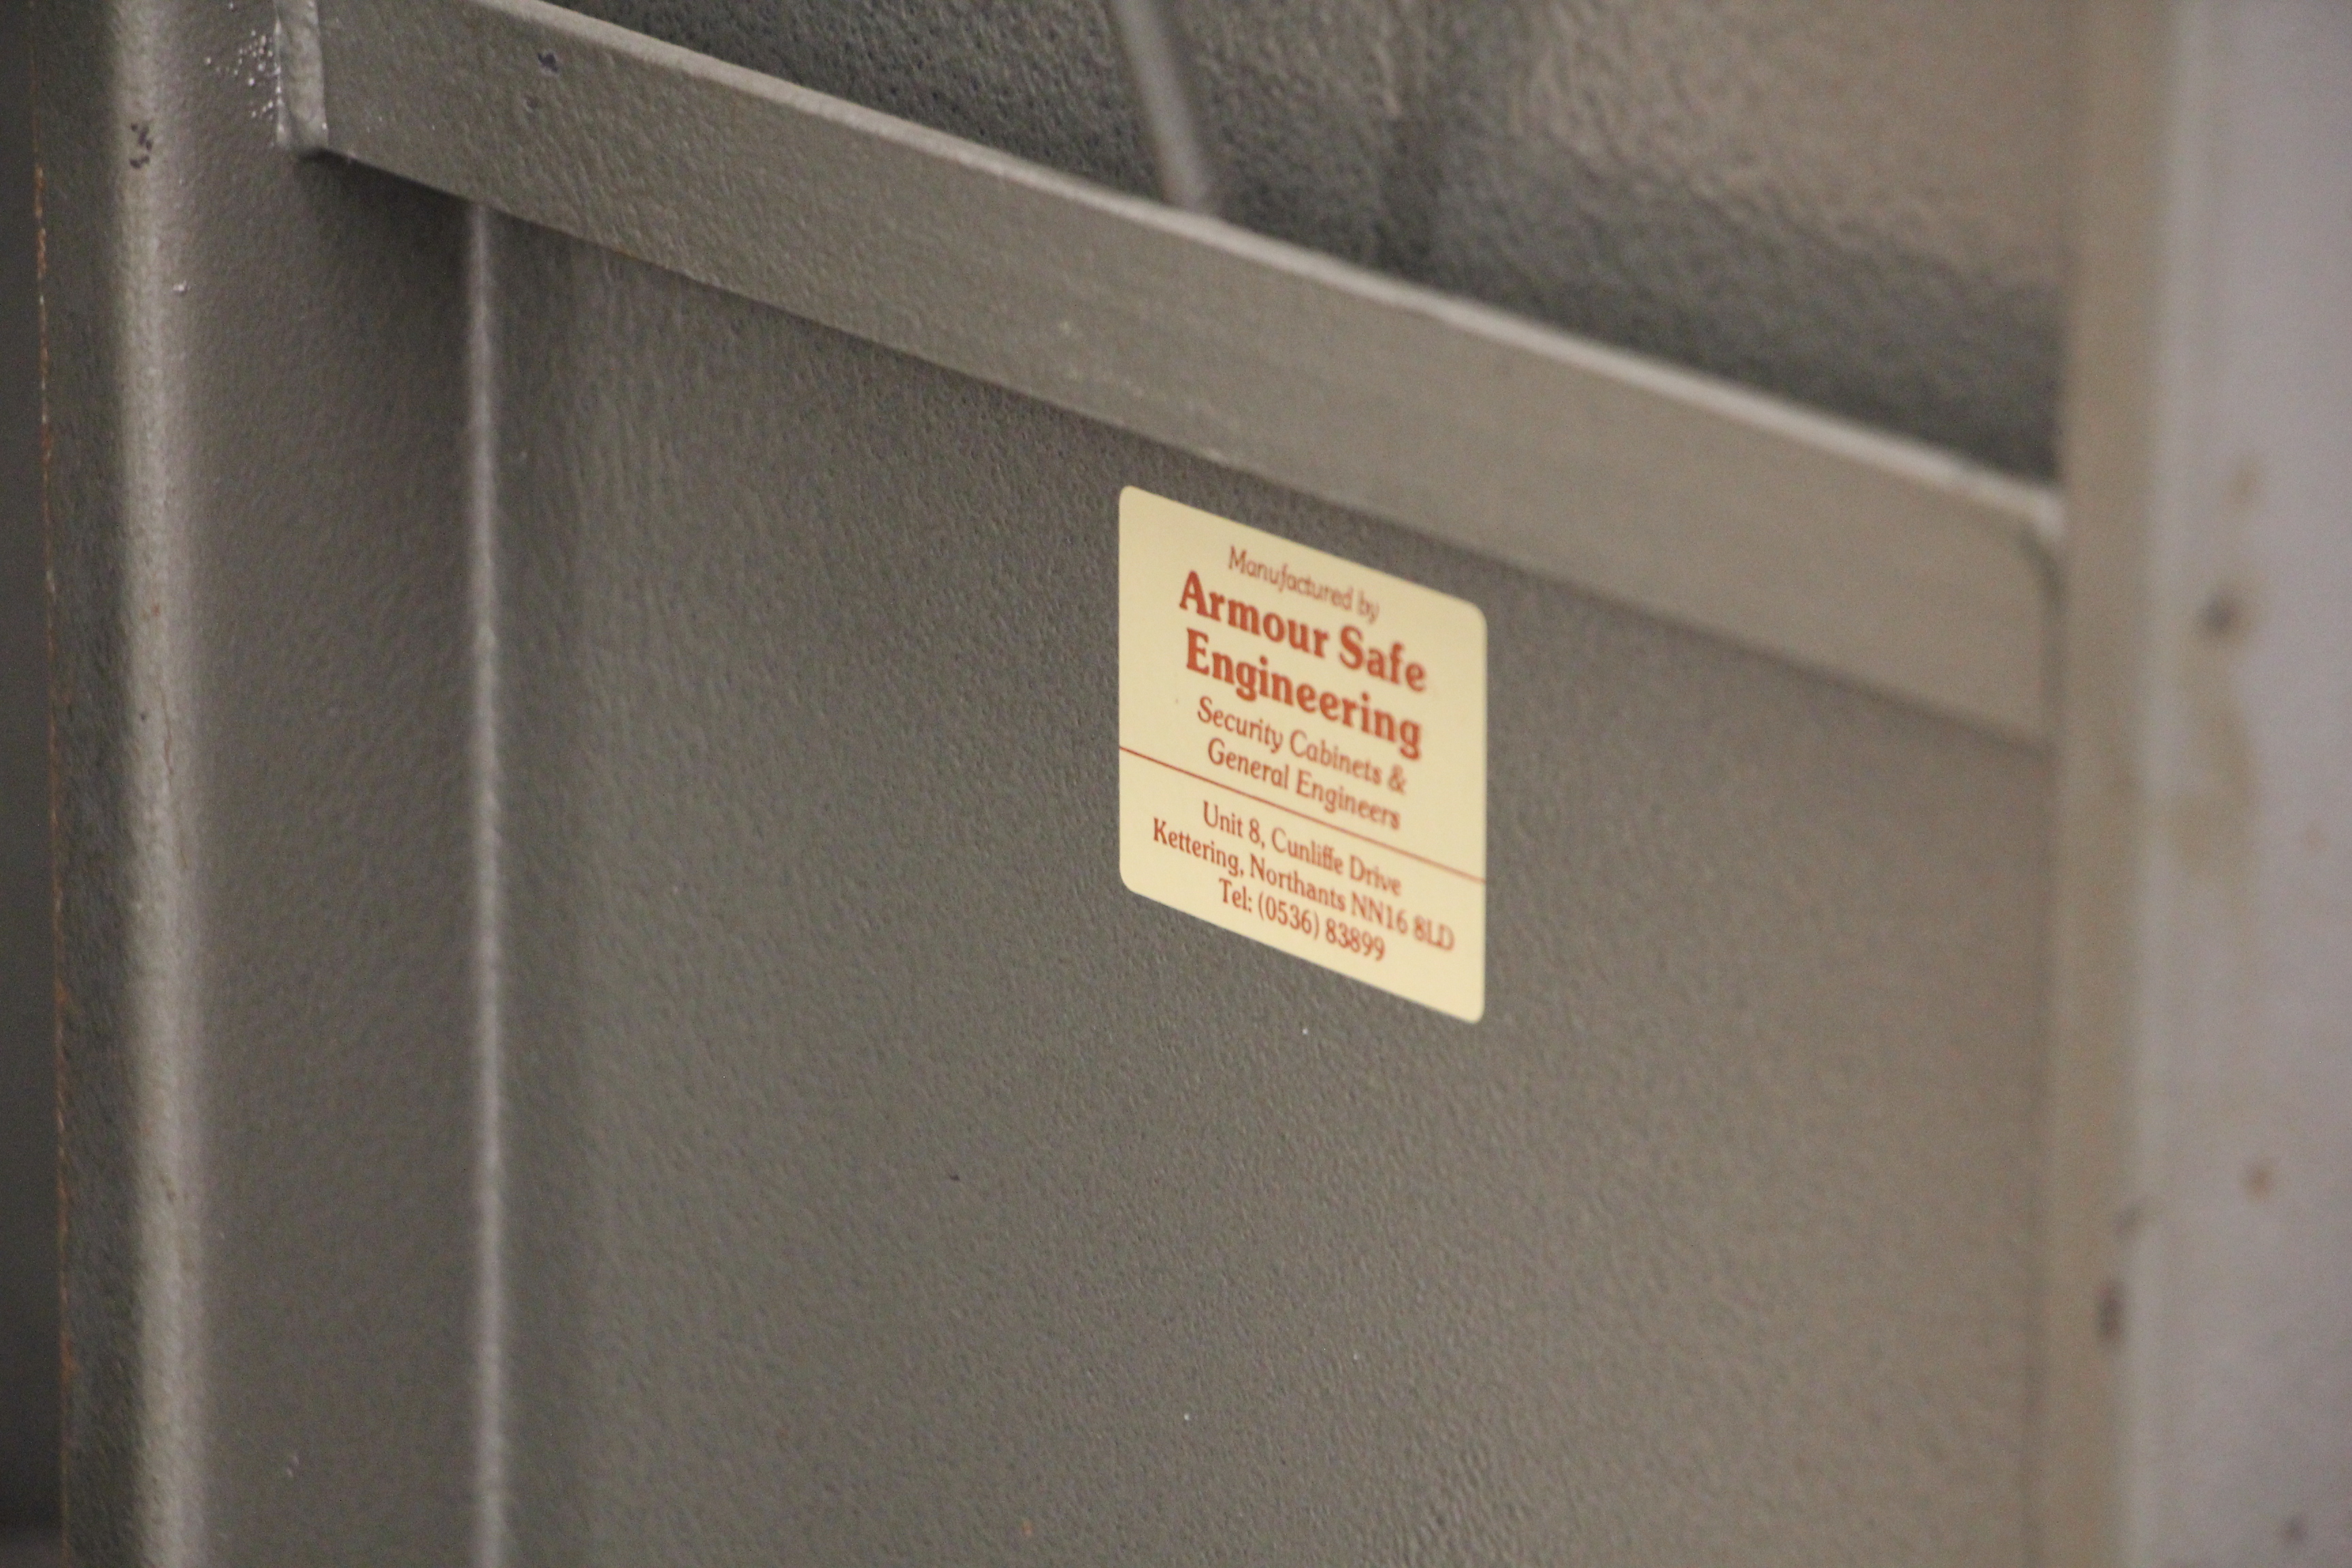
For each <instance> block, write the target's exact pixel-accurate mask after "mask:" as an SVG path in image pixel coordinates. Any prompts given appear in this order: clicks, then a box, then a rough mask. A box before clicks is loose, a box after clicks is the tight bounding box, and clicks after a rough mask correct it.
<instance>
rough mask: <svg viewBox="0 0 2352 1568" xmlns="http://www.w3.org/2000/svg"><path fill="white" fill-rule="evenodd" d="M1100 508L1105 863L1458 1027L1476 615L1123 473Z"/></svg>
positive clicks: (1477, 918) (1478, 872) (1473, 931)
mask: <svg viewBox="0 0 2352 1568" xmlns="http://www.w3.org/2000/svg"><path fill="white" fill-rule="evenodd" d="M1118 521H1119V545H1118V577H1119V588H1118V592H1119V606H1118V746H1119V760H1118V762H1119V876H1120V878H1121V879H1123V880H1124V881H1125V882H1126V883H1127V886H1128V887H1129V889H1131V890H1133V891H1135V892H1138V893H1140V894H1142V895H1143V896H1144V897H1145V898H1147V899H1155V900H1159V901H1160V902H1161V903H1163V904H1168V905H1171V907H1173V908H1175V909H1179V910H1183V911H1184V912H1185V913H1186V914H1190V915H1197V916H1199V917H1200V918H1201V919H1202V920H1204V921H1211V922H1213V923H1214V924H1217V925H1221V926H1223V927H1224V928H1225V929H1226V930H1227V931H1238V932H1240V933H1241V934H1242V935H1244V936H1247V937H1250V938H1253V939H1255V940H1256V941H1258V942H1265V944H1266V945H1268V946H1269V947H1276V948H1280V949H1281V950H1282V951H1283V952H1287V953H1291V954H1293V955H1295V956H1297V957H1299V958H1303V959H1306V960H1307V962H1309V963H1318V964H1321V965H1322V966H1323V967H1325V968H1327V969H1335V970H1338V971H1339V973H1342V974H1346V975H1349V976H1352V977H1353V978H1355V979H1358V980H1360V981H1363V982H1364V983H1365V984H1370V985H1377V986H1379V987H1380V988H1381V989H1382V990H1383V991H1391V992H1393V993H1395V994H1398V995H1400V996H1404V997H1408V998H1410V999H1412V1001H1415V1002H1419V1003H1422V1004H1423V1005H1427V1006H1431V1007H1434V1008H1436V1009H1437V1010H1438V1011H1440V1012H1443V1013H1450V1014H1452V1015H1453V1016H1455V1017H1457V1018H1462V1019H1466V1020H1468V1021H1471V1022H1474V1023H1475V1021H1476V1020H1477V1019H1478V1017H1479V1016H1481V1015H1482V1014H1483V1013H1484V1012H1485V1011H1486V616H1483V615H1482V614H1480V613H1479V610H1478V607H1477V606H1476V605H1472V604H1469V603H1467V602H1465V601H1464V600H1461V599H1456V598H1454V597H1452V596H1450V595H1444V594H1441V593H1438V592H1437V591H1435V590H1434V589H1431V588H1424V587H1422V586H1421V585H1419V584H1413V583H1408V582H1405V581H1404V580H1402V578H1397V577H1391V576H1390V575H1388V574H1386V573H1383V572H1375V571H1372V570H1370V568H1367V567H1363V566H1359V565H1357V564H1356V563H1353V562H1350V561H1344V560H1341V559H1340V558H1339V557H1338V556H1336V555H1327V554H1325V553H1323V552H1321V551H1318V550H1309V549H1307V548H1306V547H1305V546H1303V545H1299V544H1294V543H1292V542H1290V541H1288V540H1286V539H1282V538H1279V537H1277V536H1276V535H1274V534H1271V533H1266V532H1263V531H1260V530H1257V529H1255V528H1248V527H1244V525H1243V524H1241V523H1238V522H1234V521H1229V520H1228V519H1225V518H1222V517H1217V516H1215V515H1213V514H1212V513H1209V512H1205V511H1201V510H1196V509H1194V508H1192V507H1188V506H1184V505H1181V504H1180V503H1178V502H1176V501H1172V500H1166V499H1164V498H1162V497H1160V496H1156V495H1151V494H1150V493H1148V492H1146V491H1143V490H1139V489H1128V490H1126V491H1124V492H1123V493H1122V494H1121V495H1120V497H1119V520H1118Z"/></svg>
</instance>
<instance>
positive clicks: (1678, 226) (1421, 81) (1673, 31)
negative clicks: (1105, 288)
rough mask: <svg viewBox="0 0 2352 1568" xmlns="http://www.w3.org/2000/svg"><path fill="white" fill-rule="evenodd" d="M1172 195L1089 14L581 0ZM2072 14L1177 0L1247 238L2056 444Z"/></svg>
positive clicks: (1632, 340) (2048, 10)
mask: <svg viewBox="0 0 2352 1568" xmlns="http://www.w3.org/2000/svg"><path fill="white" fill-rule="evenodd" d="M569 3H571V4H573V5H574V6H575V8H577V9H580V10H582V11H585V12H587V13H589V14H591V15H594V16H602V17H604V18H605V19H607V20H610V21H615V22H620V23H622V24H624V25H626V26H635V27H639V28H642V29H644V30H646V31H647V32H650V33H653V34H655V35H656V36H658V37H665V38H668V39H670V40H672V41H674V42H677V43H681V44H684V45H687V46H688V47H693V48H698V49H701V50H703V51H705V52H707V53H710V54H714V55H717V56H719V57H720V58H727V59H730V60H734V61H736V62H738V63H740V64H743V65H748V66H751V67H753V68H758V69H761V70H766V71H770V72H772V73H774V74H777V75H781V76H784V77H788V78H790V79H793V80H795V81H800V82H803V83H805V84H807V85H809V86H811V87H815V88H819V89H823V90H824V91H827V92H831V93H835V94H836V95H838V96H840V97H844V98H847V99H851V100H855V101H857V102H860V103H865V104H868V105H871V106H872V107H875V108H878V109H883V110H888V111H890V112H892V113H896V114H900V115H904V116H906V117H908V118H909V119H913V120H917V121H922V122H924V123H926V124H929V125H933V126H937V127H939V128H940V129H942V130H947V131H951V132H956V133H958V134H961V135H964V136H969V137H971V138H972V139H974V140H976V141H981V142H990V143H992V144H993V145H995V146H999V147H1002V148H1004V149H1006V150H1007V151H1010V152H1014V153H1021V154H1023V155H1024V156H1027V157H1031V158H1034V159H1037V160H1039V161H1041V162H1044V163H1051V164H1053V165H1055V166H1056V167H1058V168H1063V169H1066V170H1070V171H1072V172H1074V173H1077V174H1087V175H1089V176H1092V177H1094V178H1097V179H1100V180H1104V181H1107V182H1108V183H1110V184H1117V185H1120V186H1122V187H1125V188H1127V189H1129V190H1135V191H1147V190H1149V189H1150V169H1149V163H1148V161H1147V159H1146V156H1145V153H1144V151H1143V148H1142V143H1141V142H1140V139H1139V133H1138V131H1137V127H1136V116H1135V113H1134V110H1133V108H1132V106H1131V104H1130V102H1129V94H1128V89H1127V88H1126V85H1125V81H1124V79H1123V77H1122V75H1121V71H1120V68H1119V63H1118V55H1117V52H1116V49H1115V47H1114V45H1113V41H1112V37H1111V35H1110V32H1109V28H1108V23H1107V22H1106V20H1105V14H1104V10H1103V7H1102V6H1101V5H1099V4H1098V0H1043V3H1040V4H1024V5H990V4H980V5H974V4H969V3H967V0H884V3H881V4H873V3H869V0H820V3H815V4H798V3H796V4H790V5H777V4H773V3H772V0H569ZM2074 9H2075V8H2074V5H2072V4H2060V5H2044V4H2040V3H2038V0H1967V3H1965V4H1944V3H1939V0H1906V3H1905V4H1901V5H1887V4H1885V3H1883V0H1839V3H1837V4H1829V5H1824V4H1819V3H1815V0H1676V3H1675V4H1669V5H1657V4H1652V3H1648V0H1510V3H1509V4H1504V5H1451V6H1449V5H1443V4H1438V3H1436V0H1314V3H1312V4H1305V5H1301V4H1296V3H1292V0H1240V3H1232V0H1189V3H1185V4H1174V5H1171V10H1172V11H1173V13H1174V14H1175V15H1176V16H1178V17H1179V19H1180V20H1181V24H1182V26H1183V27H1184V29H1185V31H1186V33H1187V35H1188V36H1189V37H1190V38H1191V40H1192V45H1193V47H1194V51H1195V54H1196V57H1197V58H1198V60H1199V62H1200V66H1201V70H1200V75H1201V79H1202V87H1203V99H1204V105H1205V109H1206V111H1207V118H1208V121H1209V123H1210V126H1211V129H1212V131H1213V133H1214V136H1215V138H1216V141H1217V142H1218V144H1219V149H1220V152H1221V153H1222V158H1223V165H1224V169H1225V172H1226V174H1227V185H1228V189H1229V192H1230V194H1231V197H1232V201H1231V206H1230V211H1231V214H1232V216H1234V217H1235V218H1236V219H1237V220H1238V221H1241V222H1243V223H1245V224H1248V225H1250V226H1253V227H1257V228H1261V229H1264V230H1265V231H1266V232H1268V233H1271V234H1275V235H1277V236H1279V237H1284V238H1287V239H1293V240H1297V241H1299V242H1300V243H1303V244H1307V245H1311V246H1315V247H1320V248H1323V249H1326V250H1329V251H1332V252H1334V253H1336V254H1338V255H1339V256H1342V257H1345V258H1349V259H1352V260H1359V261H1365V262H1370V263H1373V264H1375V265H1379V266H1382V267H1385V268H1389V269H1391V270H1392V271H1396V272H1399V273H1402V275H1404V276H1406V277H1409V278H1413V279H1419V280H1423V281H1428V282H1432V283H1435V284H1437V285H1439V286H1440V287H1443V288H1445V289H1453V290H1454V291H1457V292H1460V293H1464V294H1467V295H1470V296H1472V297H1474V298H1477V299H1481V300H1490V301H1493V302H1495V303H1498V304H1502V305H1506V306H1508V307H1511V308H1513V309H1516V310H1526V311H1528V312H1530V313H1532V314H1535V315H1538V316H1541V317H1544V318H1546V319H1548V320H1550V321H1557V322H1559V323H1560V324H1562V325H1565V326H1568V327H1570V328H1571V329H1572V330H1575V331H1580V332H1585V333H1588V334H1590V335H1591V336H1595V337H1599V338H1601V339H1603V340H1606V341H1609V342H1617V343H1622V344H1625V345H1627V346H1630V347H1634V348H1639V349H1643V350H1645V351H1648V352H1652V353H1659V354H1661V355H1664V357H1667V358H1670V359H1674V360H1677V361H1680V362H1683V363H1689V364H1693V365H1696V366H1698V367H1700V368H1702V369H1706V370H1709V371H1713V372H1717V373H1718V374H1726V375H1729V376H1733V377H1736V378H1738V379H1740V380H1743V381H1747V382H1749V383H1751V384H1757V385H1759V386H1763V387H1766V388H1769V389H1771V390H1774V391H1779V392H1782V393H1786V394H1788V395H1792V396H1796V397H1799V398H1802V399H1804V400H1807V401H1810V402H1812V403H1815V404H1818V405H1822V406H1823V407H1826V408H1830V409H1832V410H1834V411H1836V412H1839V413H1843V414H1848V415H1851V416H1855V417H1858V418H1862V419H1864V420H1868V421H1871V422H1873V423H1876V424H1881V425H1885V426H1888V427H1890V428H1894V429H1896V430H1900V431H1903V432H1905V433H1906V434H1909V435H1913V436H1917V437H1922V438H1924V439H1927V440H1930V441H1934V442H1936V443H1937V444H1939V445H1944V446H1949V447H1958V448H1959V449H1961V450H1963V451H1967V452H1969V453H1971V454H1972V455H1975V456H1977V457H1979V458H1984V459H1985V460H1987V461H1990V462H1993V463H1997V464H2000V465H2002V466H2005V467H2009V468H2015V469H2018V470H2020V471H2023V472H2028V473H2033V474H2045V473H2047V472H2048V471H2049V470H2050V468H2051V466H2052V462H2053V457H2052V453H2053V420H2054V402H2055V396H2056V390H2057V365H2058V352H2059V337H2060V328H2061V322H2060V314H2061V303H2062V297H2063V284H2064V271H2065V258H2066V254H2067V247H2066V237H2065V232H2064V214H2065V211H2066V197H2067V190H2068V181H2069V178H2070V174H2071V169H2072V163H2071V161H2070V159H2071V131H2072V114H2071V109H2072V100H2073V96H2074V90H2073V89H2074V82H2073V73H2074V59H2073V47H2072V37H2073V23H2074Z"/></svg>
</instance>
